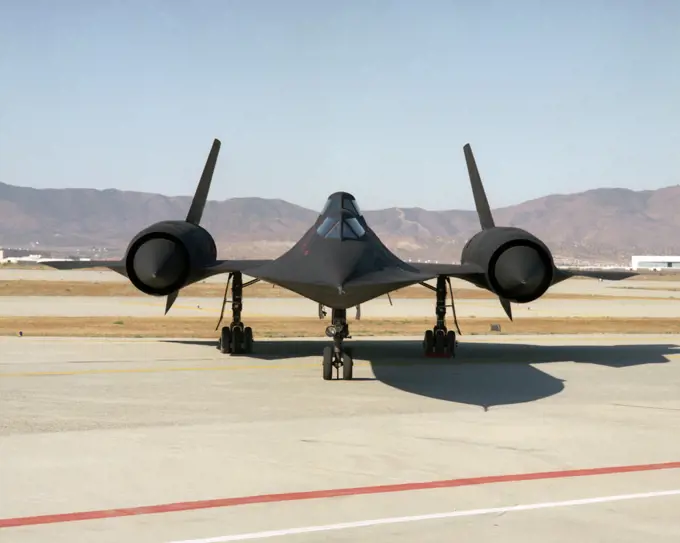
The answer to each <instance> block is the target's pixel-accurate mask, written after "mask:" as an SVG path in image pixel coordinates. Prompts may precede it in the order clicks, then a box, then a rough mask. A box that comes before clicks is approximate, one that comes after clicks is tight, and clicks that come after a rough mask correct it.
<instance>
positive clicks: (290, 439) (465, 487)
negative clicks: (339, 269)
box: [0, 335, 680, 543]
mask: <svg viewBox="0 0 680 543" xmlns="http://www.w3.org/2000/svg"><path fill="white" fill-rule="evenodd" d="M461 340H462V341H461V347H460V350H459V357H458V358H457V359H456V360H455V361H450V360H440V359H423V358H422V356H421V355H420V338H383V339H366V338H362V339H361V340H351V341H348V343H350V342H351V343H352V344H353V345H354V351H355V357H356V358H357V366H356V369H355V376H356V377H357V379H356V380H354V381H352V382H344V381H336V382H325V381H323V380H322V379H321V367H320V360H319V354H320V352H321V349H322V345H323V344H324V342H323V341H313V340H308V339H304V340H295V339H293V340H276V341H274V340H272V341H262V342H257V343H256V346H255V348H256V352H255V353H254V354H253V355H251V356H248V357H245V356H243V357H241V356H238V357H230V356H227V355H222V354H220V353H219V352H218V351H217V350H216V349H215V345H214V343H212V342H209V341H200V340H196V341H191V340H120V339H112V340H109V339H89V340H88V339H77V338H61V339H50V338H0V352H1V353H2V358H1V359H0V458H1V459H2V461H0V482H1V490H2V491H1V492H0V541H11V542H12V543H27V542H43V541H47V540H49V541H53V542H67V541H68V542H71V541H96V542H97V543H106V542H116V543H118V542H120V541H131V542H135V543H146V542H158V543H170V542H173V543H174V542H187V541H194V542H201V543H208V542H215V543H216V542H218V541H243V540H260V539H265V538H267V539H270V540H273V541H277V540H281V541H291V542H293V541H294V542H305V543H306V542H315V541H321V540H323V541H342V542H349V541H352V542H356V541H361V542H364V541H366V542H375V541H387V540H389V541H396V542H409V543H410V542H413V541H423V542H443V543H448V542H450V541H456V540H460V539H465V540H466V541H489V540H492V539H493V540H500V541H507V542H510V543H512V542H514V541H517V542H519V541H522V542H539V541H540V542H544V541H550V542H558V543H561V542H565V543H566V542H570V543H571V542H573V541H576V540H579V541H593V542H595V541H616V542H617V543H619V542H624V543H628V542H631V543H632V542H636V543H637V542H641V541H654V542H669V543H671V542H673V543H676V542H677V541H679V540H680V516H679V515H678V511H679V510H680V434H678V432H677V431H676V430H677V428H678V427H680V336H672V335H658V336H656V335H648V336H645V335H639V336H638V335H636V336H635V337H630V336H628V337H625V336H613V335H604V336H592V337H579V336H550V337H546V336H521V337H512V336H510V337H505V336H504V337H497V336H494V337H491V336H489V337H486V336H475V337H474V338H467V337H464V338H461ZM651 464H657V465H656V466H652V465H651ZM658 464H662V465H658ZM622 466H623V467H625V466H629V467H628V468H622ZM630 466H633V467H630ZM590 468H607V469H604V470H603V471H600V472H597V473H598V474H594V473H593V472H583V471H574V470H583V469H590ZM540 472H558V473H553V474H552V475H550V476H547V475H545V474H543V475H540ZM536 473H539V475H529V476H527V474H536ZM497 475H505V476H506V477H505V478H504V479H502V480H498V479H489V478H488V476H497ZM470 477H476V478H479V479H476V480H474V481H469V480H468V481H461V480H460V479H461V478H470ZM452 480H453V481H452ZM441 481H445V482H441ZM400 483H407V484H411V486H407V487H402V488H401V489H400V490H401V491H399V492H387V490H390V489H386V488H385V487H384V486H382V485H393V484H400ZM366 486H373V487H374V488H372V489H366V488H363V489H358V490H357V488H356V487H366ZM348 487H355V489H354V490H351V491H346V492H344V496H342V495H339V494H341V493H339V492H338V490H337V489H343V488H345V489H346V488H348ZM392 490H394V489H392ZM291 492H293V493H294V492H313V494H311V495H307V496H306V497H307V499H304V500H302V499H300V498H301V496H295V495H292V496H291V495H290V493H291ZM362 492H363V494H362ZM272 493H276V494H283V495H278V496H273V497H270V498H266V499H264V498H262V497H258V495H262V494H272ZM302 497H305V496H302ZM199 500H217V501H214V502H211V503H205V502H201V503H196V502H197V501H199ZM574 500H577V501H574ZM139 506H148V508H147V509H143V510H139V509H137V510H130V509H128V508H132V507H139ZM514 506H525V507H521V508H520V509H519V510H513V509H511V508H512V507H514ZM92 511H99V513H91V512H92ZM88 512H89V513H88ZM438 513H441V514H442V515H440V517H438V518H432V517H431V516H428V515H432V514H438ZM36 515H48V517H43V518H35V516H36ZM86 518H89V520H85V519H86ZM342 523H347V524H342ZM310 527H315V528H310ZM269 530H272V531H273V532H272V533H264V532H266V531H269ZM310 530H314V531H310ZM244 534H245V535H244Z"/></svg>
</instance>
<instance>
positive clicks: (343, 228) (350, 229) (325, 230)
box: [316, 217, 366, 239]
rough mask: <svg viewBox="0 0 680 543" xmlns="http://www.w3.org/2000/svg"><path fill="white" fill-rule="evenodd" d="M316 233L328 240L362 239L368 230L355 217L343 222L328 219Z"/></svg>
mask: <svg viewBox="0 0 680 543" xmlns="http://www.w3.org/2000/svg"><path fill="white" fill-rule="evenodd" d="M316 233H317V234H319V235H320V236H321V237H323V238H326V239H360V238H362V237H363V236H364V234H366V230H364V227H363V226H361V223H360V222H359V221H358V220H357V219H356V218H354V217H350V218H347V219H343V220H340V219H337V218H333V217H326V218H325V219H324V221H323V222H322V223H321V224H320V225H319V227H318V228H317V229H316Z"/></svg>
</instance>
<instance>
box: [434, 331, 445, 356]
mask: <svg viewBox="0 0 680 543" xmlns="http://www.w3.org/2000/svg"><path fill="white" fill-rule="evenodd" d="M445 351H446V336H445V335H444V334H442V333H437V335H436V336H435V338H434V352H435V353H437V354H443V353H444V352H445Z"/></svg>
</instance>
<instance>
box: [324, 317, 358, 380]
mask: <svg viewBox="0 0 680 543" xmlns="http://www.w3.org/2000/svg"><path fill="white" fill-rule="evenodd" d="M326 335H327V336H328V337H332V338H333V346H330V345H329V346H326V347H324V350H323V363H322V366H323V378H324V381H330V380H331V379H333V369H334V368H335V370H336V376H337V378H338V379H339V378H340V368H342V378H343V379H344V380H345V381H349V380H351V379H352V373H353V369H354V360H353V359H352V350H351V348H343V345H342V342H343V340H344V339H346V338H351V337H352V336H350V335H349V325H348V324H347V310H345V309H333V310H332V314H331V325H330V326H329V327H327V328H326Z"/></svg>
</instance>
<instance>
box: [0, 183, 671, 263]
mask: <svg viewBox="0 0 680 543" xmlns="http://www.w3.org/2000/svg"><path fill="white" fill-rule="evenodd" d="M190 201H191V197H189V196H175V197H168V196H163V195H160V194H150V193H142V192H131V191H120V190H115V189H107V190H95V189H69V188H65V189H33V188H27V187H18V186H13V185H7V184H3V183H0V247H28V246H30V245H31V244H35V243H36V242H37V243H39V245H38V246H39V247H40V248H41V249H42V250H51V251H55V252H56V253H59V254H66V253H71V254H72V253H74V252H76V251H80V252H81V254H84V253H87V254H90V255H95V254H97V255H98V256H103V255H104V253H105V254H107V255H109V256H111V257H118V256H120V255H122V254H123V252H124V250H125V247H126V245H127V243H128V241H129V240H130V238H131V237H132V236H133V235H134V234H135V233H136V232H138V231H139V230H141V229H142V228H143V227H145V226H147V225H149V224H151V223H152V222H155V221H159V220H165V219H183V218H184V216H186V213H187V210H188V208H189V203H190ZM318 212H319V210H310V209H306V208H304V207H300V206H298V205H295V204H292V203H289V202H286V201H283V200H278V199H267V198H234V199H229V200H225V201H221V202H218V201H210V202H209V203H208V205H207V206H206V210H205V213H204V219H203V221H202V224H203V225H204V226H205V227H206V228H207V229H208V230H209V231H210V232H211V233H212V234H213V236H214V237H215V241H216V243H217V246H218V249H219V254H220V257H223V258H270V257H276V256H278V255H280V254H281V253H283V252H284V251H285V250H286V249H287V248H288V247H290V246H291V245H292V244H293V243H294V242H295V241H297V240H298V239H299V237H300V236H301V235H302V234H303V233H304V232H305V231H306V230H307V229H308V228H309V227H310V226H311V224H312V223H313V222H314V221H315V220H316V218H317V216H318ZM364 215H365V217H366V220H367V221H368V224H369V225H370V226H371V228H373V230H374V231H375V232H376V233H377V234H378V235H379V236H380V237H381V239H383V241H384V242H385V243H386V244H387V245H388V246H389V247H390V248H391V249H392V250H393V251H394V252H395V253H396V254H398V255H399V256H401V257H402V258H412V259H431V260H439V261H446V262H449V261H457V260H458V259H459V258H460V252H461V249H462V247H463V245H464V244H465V241H466V240H467V239H468V238H469V237H470V236H471V235H473V234H474V233H475V232H476V231H478V230H479V220H478V219H477V215H476V213H475V212H474V211H465V210H450V211H428V210H425V209H421V208H389V209H382V210H378V211H365V212H364ZM494 218H495V220H496V224H497V225H499V226H517V227H521V228H525V229H527V230H528V231H530V232H532V233H533V234H535V235H537V236H538V237H540V238H541V239H543V240H544V241H545V242H546V244H547V245H548V246H549V247H550V249H551V250H552V251H553V254H554V256H555V258H556V260H560V261H569V260H574V259H580V260H583V261H589V262H590V263H617V264H625V265H628V264H629V262H630V256H631V255H632V254H680V185H676V186H671V187H666V188H661V189H657V190H644V191H633V190H628V189H620V188H601V189H594V190H589V191H586V192H581V193H578V194H567V195H563V194H553V195H550V196H545V197H542V198H538V199H535V200H530V201H527V202H524V203H521V204H518V205H513V206H509V207H505V208H500V209H496V210H494Z"/></svg>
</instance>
